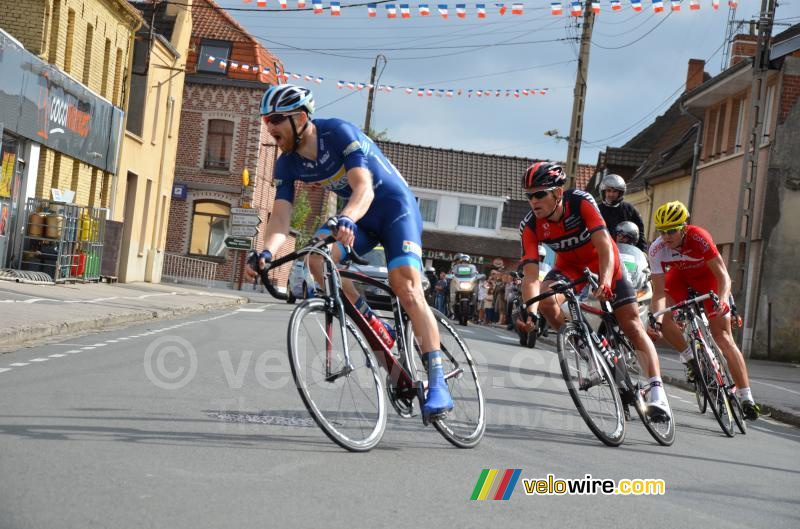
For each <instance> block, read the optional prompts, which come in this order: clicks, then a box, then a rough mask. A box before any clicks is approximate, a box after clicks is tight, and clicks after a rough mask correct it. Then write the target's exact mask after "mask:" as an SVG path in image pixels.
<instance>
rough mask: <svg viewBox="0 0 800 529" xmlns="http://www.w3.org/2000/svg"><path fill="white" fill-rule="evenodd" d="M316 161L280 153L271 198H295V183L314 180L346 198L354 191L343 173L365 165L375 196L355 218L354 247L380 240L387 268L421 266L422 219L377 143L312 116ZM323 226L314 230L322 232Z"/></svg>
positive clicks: (366, 246) (369, 246)
mask: <svg viewBox="0 0 800 529" xmlns="http://www.w3.org/2000/svg"><path fill="white" fill-rule="evenodd" d="M313 123H314V126H315V127H316V129H317V159H316V160H308V159H306V158H303V157H302V156H300V155H299V154H297V153H295V152H285V153H283V154H281V156H280V157H279V158H278V160H277V162H276V165H275V185H276V187H277V191H276V195H275V199H276V200H287V201H289V202H293V201H294V189H295V182H298V181H299V182H303V183H307V184H318V185H321V186H322V187H324V188H326V189H330V190H331V191H333V192H334V193H336V194H337V195H339V196H341V197H344V198H350V196H351V195H352V194H353V189H352V188H351V187H350V185H349V183H348V181H347V171H349V170H350V169H353V168H354V167H363V168H364V169H367V170H368V171H369V172H370V173H371V175H372V189H373V191H374V193H375V197H374V199H373V201H372V204H370V207H369V209H368V210H367V213H366V214H365V215H364V216H363V217H362V218H361V219H359V220H358V222H356V225H357V226H358V228H359V229H358V234H357V235H356V243H355V245H354V250H355V251H356V253H358V254H362V255H363V254H364V253H366V252H368V251H369V250H371V249H372V248H374V247H375V245H376V244H378V242H380V243H382V244H383V247H384V249H385V251H386V260H387V263H388V268H389V269H390V270H391V269H393V268H396V267H398V266H404V265H410V266H414V267H417V268H421V266H422V217H421V215H420V213H419V207H418V206H417V202H416V199H415V198H414V195H413V193H411V190H410V189H409V188H408V184H406V181H405V179H403V177H402V176H401V175H400V172H399V171H398V170H397V168H395V166H394V165H392V164H391V163H390V162H389V161H388V160H387V159H386V157H384V155H383V153H382V152H381V151H380V149H378V147H377V146H376V145H375V143H373V142H372V140H371V139H369V138H368V137H367V136H365V135H364V134H363V133H362V132H361V131H360V130H358V128H356V126H355V125H353V124H352V123H348V122H347V121H343V120H341V119H315V120H313ZM327 231H328V230H326V229H324V228H322V229H320V230H319V231H318V232H317V233H318V234H321V233H326V232H327Z"/></svg>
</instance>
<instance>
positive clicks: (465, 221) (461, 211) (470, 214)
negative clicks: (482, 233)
mask: <svg viewBox="0 0 800 529" xmlns="http://www.w3.org/2000/svg"><path fill="white" fill-rule="evenodd" d="M477 213H478V206H473V205H472V204H461V205H460V206H459V208H458V225H459V226H470V227H474V226H475V216H476V215H477Z"/></svg>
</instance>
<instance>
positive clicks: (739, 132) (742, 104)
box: [733, 98, 746, 152]
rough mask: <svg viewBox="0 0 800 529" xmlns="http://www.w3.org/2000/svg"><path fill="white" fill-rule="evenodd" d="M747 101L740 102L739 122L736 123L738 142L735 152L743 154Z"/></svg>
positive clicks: (735, 144)
mask: <svg viewBox="0 0 800 529" xmlns="http://www.w3.org/2000/svg"><path fill="white" fill-rule="evenodd" d="M745 108H746V107H745V99H744V98H743V99H740V100H739V121H738V122H737V123H736V140H734V141H735V143H734V145H733V152H741V150H742V135H743V134H744V112H745Z"/></svg>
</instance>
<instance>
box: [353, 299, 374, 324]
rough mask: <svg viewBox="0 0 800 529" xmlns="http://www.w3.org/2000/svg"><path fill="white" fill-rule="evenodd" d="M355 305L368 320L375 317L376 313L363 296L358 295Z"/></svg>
mask: <svg viewBox="0 0 800 529" xmlns="http://www.w3.org/2000/svg"><path fill="white" fill-rule="evenodd" d="M355 305H356V308H357V309H358V310H359V312H361V314H363V315H364V317H365V318H366V320H367V321H369V320H371V319H372V318H374V317H375V313H374V312H372V309H371V308H369V305H367V302H366V301H365V300H364V297H363V296H358V299H357V300H356V303H355Z"/></svg>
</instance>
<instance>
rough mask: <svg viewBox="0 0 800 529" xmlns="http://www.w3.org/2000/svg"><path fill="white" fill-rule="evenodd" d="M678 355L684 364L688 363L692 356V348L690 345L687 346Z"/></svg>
mask: <svg viewBox="0 0 800 529" xmlns="http://www.w3.org/2000/svg"><path fill="white" fill-rule="evenodd" d="M680 355H681V362H683V363H684V364H688V363H689V360H691V359H692V358H694V353H693V352H692V348H691V347H690V346H687V347H686V349H684V350H683V352H681V354H680Z"/></svg>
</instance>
